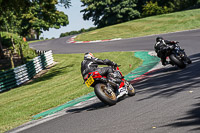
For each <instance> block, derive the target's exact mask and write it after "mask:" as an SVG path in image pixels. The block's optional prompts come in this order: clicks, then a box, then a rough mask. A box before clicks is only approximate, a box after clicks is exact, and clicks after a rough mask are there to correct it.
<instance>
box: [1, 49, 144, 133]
mask: <svg viewBox="0 0 200 133" xmlns="http://www.w3.org/2000/svg"><path fill="white" fill-rule="evenodd" d="M95 56H96V57H98V58H100V59H106V58H108V59H110V60H112V61H114V62H116V63H118V64H119V65H120V64H121V65H122V66H121V67H120V70H121V71H122V73H123V74H124V75H126V74H128V73H129V72H130V71H132V70H133V69H135V68H136V67H138V66H139V65H140V64H141V63H142V61H141V60H140V59H138V58H136V57H134V53H133V52H105V53H95ZM119 57H120V58H119ZM54 59H55V61H56V62H58V64H56V66H54V67H52V68H51V69H50V70H49V71H48V72H47V73H46V74H45V75H43V76H42V77H40V78H38V79H36V80H34V81H33V82H30V83H28V84H27V85H24V86H21V87H18V88H16V89H12V90H10V91H7V92H4V93H1V94H0V101H1V102H0V118H1V121H0V132H5V131H8V130H10V129H12V128H15V127H17V126H19V125H21V124H23V123H26V122H28V121H30V120H31V119H32V116H33V115H36V114H38V113H40V112H42V111H44V110H47V109H50V108H53V107H56V106H58V105H61V104H64V103H66V102H67V101H70V100H72V99H75V98H77V97H80V96H82V95H85V94H87V93H89V92H92V91H93V88H88V87H86V85H85V84H83V79H82V77H81V72H80V64H81V61H82V60H83V54H58V55H54ZM130 64H131V66H132V67H131V68H130V67H129V66H130Z"/></svg>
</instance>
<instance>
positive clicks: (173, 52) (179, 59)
mask: <svg viewBox="0 0 200 133" xmlns="http://www.w3.org/2000/svg"><path fill="white" fill-rule="evenodd" d="M178 43H179V42H177V43H175V44H173V45H171V46H170V49H169V50H168V52H167V56H168V57H169V59H170V62H171V64H172V65H176V66H178V67H179V68H181V69H183V68H185V67H186V64H191V63H192V61H191V60H190V58H189V57H188V56H187V55H186V53H185V51H184V49H181V47H180V46H179V45H178Z"/></svg>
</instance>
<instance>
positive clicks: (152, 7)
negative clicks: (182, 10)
mask: <svg viewBox="0 0 200 133" xmlns="http://www.w3.org/2000/svg"><path fill="white" fill-rule="evenodd" d="M168 12H169V9H168V8H167V7H166V6H164V7H161V6H158V3H157V2H155V3H153V2H152V1H150V2H147V3H146V5H144V6H143V13H142V16H152V15H158V14H165V13H168Z"/></svg>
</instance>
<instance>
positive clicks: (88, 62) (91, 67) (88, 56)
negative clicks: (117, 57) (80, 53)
mask: <svg viewBox="0 0 200 133" xmlns="http://www.w3.org/2000/svg"><path fill="white" fill-rule="evenodd" d="M98 65H111V66H117V64H116V63H114V62H112V61H110V60H108V59H105V60H101V59H98V58H95V57H94V55H93V54H92V53H90V52H87V53H85V55H84V60H83V61H82V62H81V74H82V76H83V79H84V78H85V77H86V76H87V74H88V73H89V72H94V71H98V72H99V73H100V74H101V75H102V76H106V77H107V78H108V80H115V81H114V82H116V83H119V84H120V83H121V82H123V81H122V80H121V79H114V78H113V69H112V68H111V67H102V68H98ZM108 86H109V83H108ZM119 89H121V90H120V91H119V92H120V95H123V94H121V93H125V92H123V91H122V90H123V89H124V88H123V87H121V88H119Z"/></svg>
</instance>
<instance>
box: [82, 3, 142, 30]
mask: <svg viewBox="0 0 200 133" xmlns="http://www.w3.org/2000/svg"><path fill="white" fill-rule="evenodd" d="M81 2H82V3H83V5H82V6H83V7H85V9H83V10H81V12H83V13H84V14H83V19H84V20H89V19H92V21H93V22H94V25H97V26H98V27H104V26H108V25H113V24H117V23H121V22H126V21H129V20H132V19H135V18H139V17H140V13H139V12H138V11H137V10H136V9H135V8H136V6H137V5H136V3H137V0H98V1H97V0H81Z"/></svg>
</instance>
